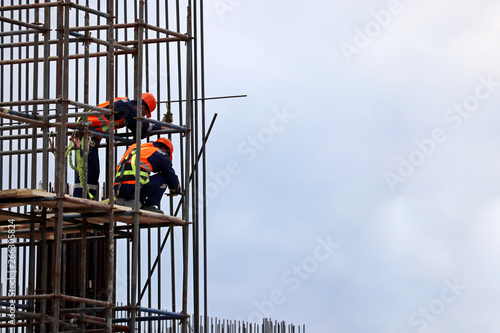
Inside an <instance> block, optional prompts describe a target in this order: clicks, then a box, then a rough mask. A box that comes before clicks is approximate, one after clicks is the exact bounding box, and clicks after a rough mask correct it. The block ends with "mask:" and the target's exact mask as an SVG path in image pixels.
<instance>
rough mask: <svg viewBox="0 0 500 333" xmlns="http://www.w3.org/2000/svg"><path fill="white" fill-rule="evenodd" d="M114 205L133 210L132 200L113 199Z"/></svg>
mask: <svg viewBox="0 0 500 333" xmlns="http://www.w3.org/2000/svg"><path fill="white" fill-rule="evenodd" d="M115 204H116V205H120V206H126V207H130V208H134V199H129V200H127V199H124V198H115Z"/></svg>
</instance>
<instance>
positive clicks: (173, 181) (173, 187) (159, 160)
mask: <svg viewBox="0 0 500 333" xmlns="http://www.w3.org/2000/svg"><path fill="white" fill-rule="evenodd" d="M148 161H149V162H150V163H151V165H153V166H158V168H155V167H153V168H154V169H153V171H154V172H161V173H162V174H163V175H164V176H165V178H166V180H167V185H168V188H169V189H170V194H180V193H181V188H180V183H179V178H178V177H177V175H176V174H175V171H174V168H173V167H172V161H170V158H169V157H168V155H167V154H166V153H164V152H162V151H161V150H158V151H156V152H155V153H154V154H153V155H151V156H150V157H149V158H148Z"/></svg>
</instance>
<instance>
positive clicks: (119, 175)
mask: <svg viewBox="0 0 500 333" xmlns="http://www.w3.org/2000/svg"><path fill="white" fill-rule="evenodd" d="M158 150H159V149H158V148H157V147H155V146H154V145H153V143H152V142H148V143H145V144H143V145H141V161H140V168H141V170H140V177H141V179H140V183H141V184H142V185H144V184H147V183H148V182H149V174H150V173H151V172H152V171H153V166H152V165H151V164H150V163H149V161H148V158H149V157H150V156H151V155H153V154H154V153H155V152H156V151H158ZM136 158H137V155H136V145H135V144H133V145H132V146H130V147H129V149H127V151H126V152H125V154H124V155H123V158H122V159H121V161H120V163H118V166H117V167H116V176H115V185H117V184H119V183H122V184H135V174H136Z"/></svg>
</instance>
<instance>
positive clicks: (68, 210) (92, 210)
mask: <svg viewBox="0 0 500 333" xmlns="http://www.w3.org/2000/svg"><path fill="white" fill-rule="evenodd" d="M61 200H62V201H63V210H64V213H63V221H64V222H63V225H64V226H68V225H71V224H72V225H74V224H77V225H78V224H79V222H82V221H83V220H84V219H86V220H87V221H88V222H90V223H93V224H99V225H103V224H107V223H108V222H109V218H108V211H109V209H110V206H109V204H108V203H106V202H98V201H93V200H89V199H82V198H74V197H71V196H69V195H64V196H63V197H62V198H61ZM58 201H59V198H58V197H57V195H56V194H54V193H50V192H47V191H43V190H33V189H14V190H2V191H0V208H1V209H0V231H6V230H7V228H8V225H7V224H8V221H9V220H11V219H12V220H14V221H15V223H16V230H17V231H18V232H16V233H18V234H19V236H20V237H21V236H22V235H24V234H26V231H29V228H30V224H29V223H28V222H33V223H35V227H36V228H38V227H39V225H40V224H39V222H43V220H42V218H41V216H40V214H39V213H33V211H31V209H35V207H45V208H47V211H48V213H47V219H46V222H47V227H54V226H55V223H56V221H57V210H58ZM22 206H31V207H27V208H26V211H28V213H18V212H14V211H11V210H9V209H10V208H14V207H22ZM36 211H38V212H39V209H38V208H37V209H35V212H36ZM113 212H114V214H115V216H114V221H115V222H122V223H125V224H129V225H132V224H133V223H134V214H133V210H132V208H130V207H125V206H119V205H114V208H113ZM139 225H140V227H141V228H145V227H153V226H154V227H160V226H172V225H174V226H184V225H186V222H185V221H184V220H183V219H181V218H179V217H176V216H170V215H165V214H158V213H153V212H150V211H146V210H140V212H139ZM67 233H75V231H68V232H67ZM48 236H49V235H48ZM50 236H52V235H50ZM0 238H5V237H3V235H0ZM22 238H25V237H22ZM37 238H38V237H37ZM49 239H50V238H49Z"/></svg>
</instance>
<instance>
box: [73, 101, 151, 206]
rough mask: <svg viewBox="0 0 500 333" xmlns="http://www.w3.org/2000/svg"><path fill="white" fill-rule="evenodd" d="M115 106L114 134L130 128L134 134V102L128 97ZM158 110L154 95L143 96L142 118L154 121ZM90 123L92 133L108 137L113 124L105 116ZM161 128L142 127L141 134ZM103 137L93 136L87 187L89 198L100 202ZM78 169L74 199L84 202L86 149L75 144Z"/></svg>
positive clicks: (145, 125)
mask: <svg viewBox="0 0 500 333" xmlns="http://www.w3.org/2000/svg"><path fill="white" fill-rule="evenodd" d="M109 104H110V103H109V101H108V102H105V103H102V104H100V105H98V106H99V107H103V108H105V107H107V106H108V105H109ZM114 105H115V109H114V110H115V112H116V113H115V121H114V127H113V128H112V129H111V130H114V129H117V128H123V127H127V128H128V129H129V130H130V131H132V133H134V134H135V132H136V126H137V114H138V112H137V102H136V101H135V100H130V99H128V98H127V97H117V98H116V99H115V102H114ZM155 108H156V99H155V97H154V95H153V94H151V93H149V92H145V93H143V94H142V112H141V114H142V116H143V117H145V116H146V117H148V118H151V112H153V111H154V110H155ZM88 120H89V122H91V123H92V128H91V129H92V130H93V131H96V132H100V133H103V134H108V133H109V130H110V122H109V119H108V118H107V117H106V116H102V115H99V116H89V117H88ZM160 129H161V127H160V126H158V125H154V124H150V123H147V122H143V123H142V134H143V137H144V134H146V133H147V132H148V131H153V130H160ZM101 139H102V137H100V136H99V135H96V134H91V136H90V142H89V145H90V147H89V155H88V174H87V184H88V197H89V198H90V199H95V200H98V198H95V196H96V193H97V183H98V181H99V174H100V165H99V153H98V148H99V144H100V142H101ZM75 146H76V147H75V148H76V150H77V152H76V159H77V168H76V170H75V186H74V189H73V196H74V197H79V198H81V197H82V196H83V195H82V194H83V193H82V190H83V189H82V179H83V169H82V164H83V163H82V160H83V149H82V146H81V143H80V142H78V143H76V144H75Z"/></svg>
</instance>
